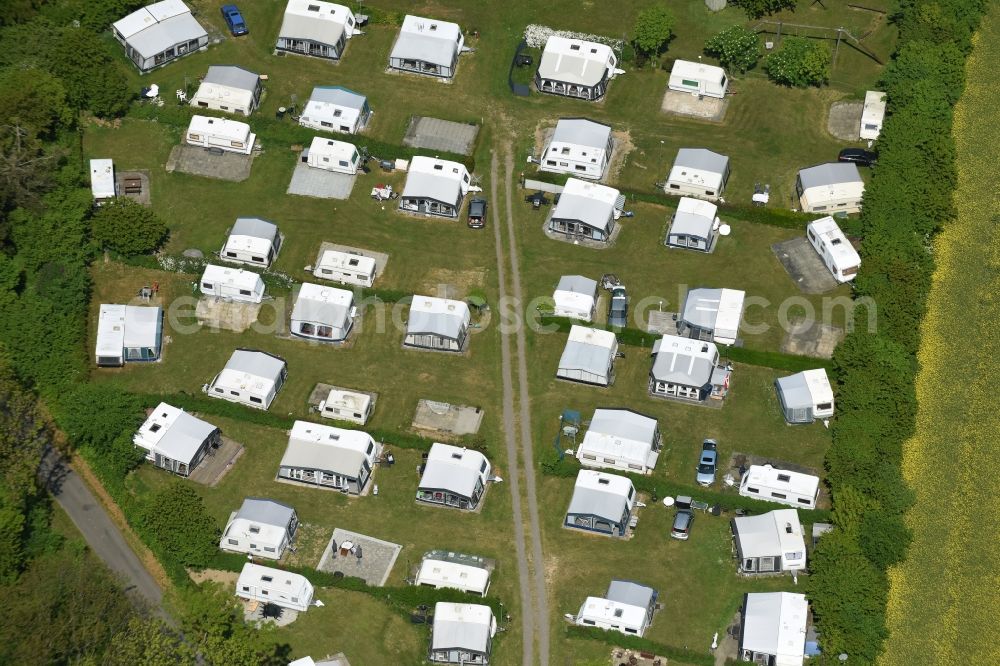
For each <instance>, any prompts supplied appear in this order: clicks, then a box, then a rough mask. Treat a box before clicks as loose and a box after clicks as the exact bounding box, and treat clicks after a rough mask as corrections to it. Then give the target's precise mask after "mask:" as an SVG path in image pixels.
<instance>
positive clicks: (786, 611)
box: [739, 592, 843, 666]
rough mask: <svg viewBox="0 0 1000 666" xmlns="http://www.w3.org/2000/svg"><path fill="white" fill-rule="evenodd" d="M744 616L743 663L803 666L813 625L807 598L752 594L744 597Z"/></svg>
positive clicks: (764, 593) (791, 595)
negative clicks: (809, 631)
mask: <svg viewBox="0 0 1000 666" xmlns="http://www.w3.org/2000/svg"><path fill="white" fill-rule="evenodd" d="M741 615H742V618H741V620H742V621H741V623H740V639H739V658H740V661H750V662H753V663H754V664H769V665H771V666H802V664H803V663H804V661H805V646H806V629H807V628H808V623H809V602H808V601H806V597H805V595H804V594H793V593H791V592H750V593H748V594H746V595H744V597H743V608H742V612H741ZM841 661H843V660H841Z"/></svg>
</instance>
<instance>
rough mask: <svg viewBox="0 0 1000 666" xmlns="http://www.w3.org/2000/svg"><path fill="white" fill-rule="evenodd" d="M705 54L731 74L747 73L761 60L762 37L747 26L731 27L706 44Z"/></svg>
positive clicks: (721, 31) (724, 29)
mask: <svg viewBox="0 0 1000 666" xmlns="http://www.w3.org/2000/svg"><path fill="white" fill-rule="evenodd" d="M705 53H707V54H708V55H710V56H713V57H715V58H718V59H719V64H720V65H722V66H723V67H725V68H726V69H727V70H729V71H730V72H732V71H734V70H735V71H737V72H746V71H747V70H748V69H750V68H752V67H753V66H754V65H756V64H757V61H758V60H760V37H758V36H757V33H756V32H754V31H753V30H751V29H750V28H747V27H746V26H742V25H739V24H737V25H731V26H729V27H728V28H723V29H722V30H720V31H719V32H718V33H716V35H715V36H714V37H712V38H711V39H709V40H708V41H707V42H705Z"/></svg>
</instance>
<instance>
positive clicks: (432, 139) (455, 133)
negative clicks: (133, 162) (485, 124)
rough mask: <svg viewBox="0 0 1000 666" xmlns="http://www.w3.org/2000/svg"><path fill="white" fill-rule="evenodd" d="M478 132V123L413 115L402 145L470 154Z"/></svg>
mask: <svg viewBox="0 0 1000 666" xmlns="http://www.w3.org/2000/svg"><path fill="white" fill-rule="evenodd" d="M478 133H479V126H478V125H470V124H468V123H456V122H452V121H450V120H441V119H440V118H428V117H425V116H413V117H411V118H410V126H409V127H408V128H407V129H406V136H405V137H403V145H405V146H411V147H413V148H430V149H432V150H446V151H448V152H449V153H458V154H459V155H470V154H472V146H473V144H474V143H475V141H476V135H477V134H478Z"/></svg>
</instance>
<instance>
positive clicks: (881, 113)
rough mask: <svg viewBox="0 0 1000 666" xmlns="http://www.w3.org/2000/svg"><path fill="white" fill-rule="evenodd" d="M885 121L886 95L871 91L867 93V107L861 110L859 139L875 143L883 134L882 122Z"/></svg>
mask: <svg viewBox="0 0 1000 666" xmlns="http://www.w3.org/2000/svg"><path fill="white" fill-rule="evenodd" d="M884 119H885V93H884V92H879V91H877V90H869V91H867V92H866V93H865V105H864V107H863V108H862V110H861V131H860V132H859V133H858V137H859V138H860V139H861V140H862V141H874V140H875V139H877V138H878V135H879V134H881V132H882V121H883V120H884Z"/></svg>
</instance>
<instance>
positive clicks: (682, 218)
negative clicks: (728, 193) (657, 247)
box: [663, 197, 721, 252]
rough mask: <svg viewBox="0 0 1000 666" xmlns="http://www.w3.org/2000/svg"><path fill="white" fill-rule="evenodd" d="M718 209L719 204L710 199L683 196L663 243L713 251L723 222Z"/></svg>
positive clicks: (702, 250) (699, 250) (668, 245)
mask: <svg viewBox="0 0 1000 666" xmlns="http://www.w3.org/2000/svg"><path fill="white" fill-rule="evenodd" d="M718 210H719V208H718V206H716V205H715V204H713V203H709V202H708V201H702V200H700V199H691V198H689V197H681V200H680V201H679V202H677V210H676V211H674V215H673V217H672V218H670V229H669V230H668V231H667V238H666V240H665V241H664V242H663V244H664V245H666V246H667V247H679V248H685V249H688V250H697V251H698V252H711V251H712V250H714V249H715V242H716V241H717V240H718V238H719V227H720V226H721V223H720V221H719V217H718V215H717V212H718Z"/></svg>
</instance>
